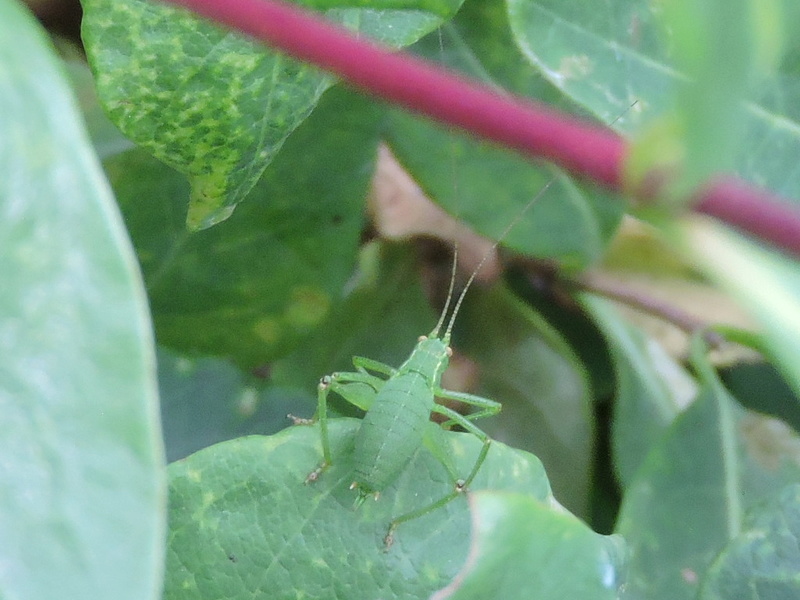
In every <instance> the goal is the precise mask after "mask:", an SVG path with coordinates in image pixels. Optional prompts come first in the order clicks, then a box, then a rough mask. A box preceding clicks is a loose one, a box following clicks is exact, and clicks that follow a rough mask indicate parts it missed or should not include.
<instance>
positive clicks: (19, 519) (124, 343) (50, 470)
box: [0, 0, 166, 600]
mask: <svg viewBox="0 0 800 600" xmlns="http://www.w3.org/2000/svg"><path fill="white" fill-rule="evenodd" d="M21 6H22V5H21V4H19V3H18V2H16V1H15V0H0V65H2V67H0V132H2V133H1V135H2V138H3V143H2V144H0V273H2V278H3V283H2V285H0V355H1V356H2V357H3V360H2V363H0V412H2V418H3V426H2V427H0V455H2V457H3V458H2V461H1V462H0V481H2V488H1V489H2V491H0V539H2V544H0V564H2V568H0V573H1V574H0V596H1V597H3V598H9V599H11V598H25V599H26V600H52V599H53V598H62V599H65V600H66V599H76V600H77V599H80V600H85V599H87V598H114V599H119V600H126V599H130V600H143V599H148V598H149V599H154V598H157V597H158V594H159V592H160V589H161V575H162V568H163V564H162V563H163V559H164V550H163V534H164V528H165V522H164V517H165V515H164V505H165V502H166V499H165V497H164V491H165V489H164V487H165V486H164V481H163V475H162V472H163V471H162V463H163V457H162V448H161V443H160V439H159V425H158V418H157V407H156V402H157V394H156V382H155V368H154V367H155V360H154V356H153V340H152V334H151V329H150V323H149V319H148V313H147V301H146V299H145V297H144V293H143V289H142V283H141V279H140V276H139V273H138V271H137V269H136V264H135V259H134V256H133V252H132V251H131V248H130V243H129V241H128V239H127V236H126V234H125V231H124V229H123V227H122V221H121V219H120V217H119V215H118V213H117V209H116V206H115V204H114V199H113V197H112V195H111V193H110V190H109V187H108V184H107V183H106V182H105V181H104V179H103V177H102V172H101V170H100V166H99V164H98V162H97V158H96V157H95V156H94V154H93V152H92V148H91V144H90V143H89V140H88V137H87V135H86V132H85V131H84V130H83V128H82V124H81V118H80V116H79V114H78V112H77V108H76V102H75V100H74V99H73V98H72V96H71V94H70V91H69V88H68V85H67V83H66V82H65V81H64V79H63V77H62V74H61V72H60V65H59V63H58V59H57V58H56V56H55V54H54V52H53V50H52V48H51V47H50V46H49V42H48V41H47V40H46V37H45V35H44V34H43V33H42V32H41V30H39V28H38V26H37V25H36V23H35V21H34V20H33V18H32V17H30V16H29V15H28V14H27V13H26V12H25V11H24V9H22V8H21Z"/></svg>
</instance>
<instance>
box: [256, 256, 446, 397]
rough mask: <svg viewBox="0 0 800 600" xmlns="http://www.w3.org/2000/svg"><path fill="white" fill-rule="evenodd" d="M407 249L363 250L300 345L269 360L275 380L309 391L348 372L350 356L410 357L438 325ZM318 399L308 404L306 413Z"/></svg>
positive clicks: (392, 361)
mask: <svg viewBox="0 0 800 600" xmlns="http://www.w3.org/2000/svg"><path fill="white" fill-rule="evenodd" d="M417 267H418V264H417V261H416V260H415V257H414V256H413V253H412V252H410V250H409V248H408V247H406V246H403V245H399V244H389V243H378V242H373V243H370V244H367V245H366V246H365V247H364V249H363V250H362V252H361V257H360V264H359V268H358V270H357V274H356V277H355V284H354V287H353V289H352V290H351V291H350V293H349V294H348V296H347V297H346V298H345V299H344V301H343V302H341V303H340V304H339V305H337V306H335V307H333V309H332V310H331V312H330V314H329V315H328V318H327V319H326V320H325V321H324V322H323V323H321V324H320V326H319V327H318V328H317V329H316V330H315V331H314V334H313V335H312V336H310V337H309V338H308V339H307V340H306V341H305V342H304V343H303V344H301V345H300V346H299V347H298V348H297V349H296V350H295V351H294V352H292V353H291V354H289V355H288V356H286V357H285V358H284V359H282V360H279V361H277V362H276V363H274V364H273V365H272V368H271V377H272V380H273V381H274V382H275V383H276V384H279V385H283V386H287V387H296V388H298V389H302V390H306V391H308V392H310V393H313V394H314V396H315V402H316V386H317V383H318V382H319V379H320V377H322V376H323V375H328V374H330V373H333V372H334V371H351V370H352V369H353V362H352V361H353V356H364V357H367V358H371V359H373V360H377V361H380V362H383V363H385V364H388V365H392V366H394V367H398V366H400V364H401V363H402V362H403V361H405V359H406V358H408V355H409V354H410V353H411V350H412V349H413V348H414V346H415V345H416V343H417V338H419V336H421V335H427V334H428V333H430V331H431V330H432V329H433V328H434V326H435V325H436V315H435V314H434V312H433V310H432V309H431V306H430V303H429V302H428V299H427V298H426V297H425V294H424V292H423V290H422V285H421V283H420V276H419V269H418V268H417ZM315 408H316V403H314V404H313V405H312V404H309V406H308V410H309V413H310V412H313V410H314V409H315Z"/></svg>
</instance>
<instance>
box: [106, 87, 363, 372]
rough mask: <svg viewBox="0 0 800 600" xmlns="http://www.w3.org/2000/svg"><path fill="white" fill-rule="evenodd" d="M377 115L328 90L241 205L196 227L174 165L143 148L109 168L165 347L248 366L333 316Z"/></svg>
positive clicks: (357, 223)
mask: <svg viewBox="0 0 800 600" xmlns="http://www.w3.org/2000/svg"><path fill="white" fill-rule="evenodd" d="M375 117H376V114H375V112H374V111H373V110H372V109H371V108H370V105H369V104H368V103H367V102H366V101H365V100H363V99H361V98H360V97H359V96H356V95H352V94H348V93H344V92H340V91H339V90H337V91H336V92H335V93H332V94H330V95H329V97H328V98H326V101H325V103H324V105H322V106H320V107H319V108H318V110H317V111H316V112H315V114H314V116H313V117H312V118H311V119H309V120H308V121H307V122H306V123H305V124H304V125H303V127H301V128H300V129H298V130H297V131H296V132H295V134H294V135H292V137H291V138H290V140H289V141H288V142H287V144H286V147H285V148H284V150H283V152H281V155H280V157H279V159H278V160H276V161H275V162H274V163H273V164H272V165H270V167H269V169H267V171H266V172H265V174H264V176H263V177H262V179H261V180H260V182H259V184H258V186H257V187H256V188H255V189H254V190H253V192H252V193H251V194H250V196H249V197H248V201H247V202H246V203H244V204H243V205H242V206H241V207H240V210H239V211H237V213H236V214H235V215H234V216H233V217H232V218H231V219H229V220H228V221H226V222H225V223H223V224H220V225H219V226H218V227H214V228H212V229H210V230H206V231H202V232H197V233H192V232H189V231H186V229H185V227H184V226H183V220H184V215H185V210H186V209H185V191H186V187H185V182H184V181H183V178H182V177H180V176H179V175H178V174H177V173H175V171H173V170H172V169H170V168H168V167H166V166H165V165H162V164H160V163H158V162H157V161H155V160H154V159H151V158H149V157H146V156H144V155H143V153H142V152H141V151H139V152H136V153H127V154H125V155H122V156H119V157H116V158H115V159H113V160H112V161H110V162H109V163H108V164H107V169H108V172H109V176H110V179H111V181H112V183H113V184H114V187H115V189H116V190H117V194H118V197H119V202H120V204H121V206H122V209H123V212H124V214H125V217H126V222H127V224H128V228H129V229H130V231H131V235H132V237H133V239H134V243H135V245H136V249H137V253H138V254H139V257H140V260H141V262H142V269H143V271H144V274H145V281H146V282H147V287H148V292H149V294H150V302H151V306H152V310H153V317H154V321H155V324H156V332H157V334H158V338H159V341H160V342H161V343H162V344H165V345H167V346H170V347H172V348H175V349H177V350H180V351H184V352H192V351H195V352H197V351H200V352H202V353H207V354H216V355H229V356H230V357H231V358H233V359H234V360H235V361H236V362H237V363H238V364H239V365H243V366H245V367H247V368H251V367H253V366H258V365H261V364H263V363H265V362H268V361H270V360H273V359H274V358H276V357H278V356H282V355H284V354H285V353H287V352H289V351H291V350H292V349H293V348H294V347H296V345H297V344H298V343H299V342H300V341H301V340H302V339H303V338H304V337H305V336H306V335H307V334H308V333H309V332H310V331H312V330H313V329H314V328H315V327H316V326H317V325H318V324H319V323H320V322H321V321H322V320H323V319H324V318H325V317H326V315H327V314H328V311H329V310H330V308H331V306H332V305H334V304H335V303H336V301H337V300H338V295H339V294H340V291H341V289H342V287H343V286H344V283H345V282H346V281H347V279H348V278H349V277H350V274H351V272H352V269H353V262H354V261H355V256H356V251H357V247H358V239H359V235H360V231H361V227H362V224H363V208H362V207H363V201H364V196H365V194H366V189H367V185H368V182H369V177H370V173H371V170H372V164H373V160H374V152H375V147H376V144H377V132H376V122H375ZM316 377H319V374H317V375H316Z"/></svg>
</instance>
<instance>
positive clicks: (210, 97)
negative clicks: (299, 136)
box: [83, 0, 460, 228]
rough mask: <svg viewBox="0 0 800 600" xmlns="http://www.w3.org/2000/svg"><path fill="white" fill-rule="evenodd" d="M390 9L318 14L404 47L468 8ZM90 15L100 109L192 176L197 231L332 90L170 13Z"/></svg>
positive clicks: (90, 9)
mask: <svg viewBox="0 0 800 600" xmlns="http://www.w3.org/2000/svg"><path fill="white" fill-rule="evenodd" d="M383 4H384V3H382V2H381V1H380V0H375V1H374V2H370V3H369V4H368V5H367V4H366V3H364V2H356V3H350V2H338V1H335V0H331V1H330V2H316V3H313V5H314V6H316V7H318V8H320V9H324V10H325V11H326V15H327V16H328V17H329V18H330V19H332V20H333V21H336V22H339V23H340V24H343V25H345V26H347V27H348V28H350V29H353V30H355V31H358V32H359V33H361V34H365V35H367V36H371V37H375V38H377V39H379V40H380V41H382V42H384V43H388V44H390V45H394V46H403V45H406V44H409V43H411V42H413V41H415V40H416V39H418V38H419V37H420V36H421V35H423V34H424V33H427V32H428V31H431V30H432V29H433V28H435V27H436V26H438V25H439V24H440V23H441V19H442V17H443V16H444V17H448V16H450V15H452V13H453V12H455V10H456V9H457V8H458V6H459V5H460V0H446V1H445V0H420V1H419V2H410V1H409V2H400V3H398V2H393V1H391V0H390V1H389V2H386V3H385V5H386V8H387V10H386V11H382V10H381V8H383V6H382V5H383ZM398 5H399V9H402V10H397V11H396V10H393V9H398ZM359 6H360V7H364V9H363V10H362V9H360V8H357V7H359ZM83 7H84V22H83V35H84V40H85V44H86V48H87V53H88V56H89V58H90V63H91V64H92V67H93V70H94V72H95V75H96V79H97V86H98V90H99V95H100V99H101V102H102V103H103V105H104V106H105V108H106V110H107V111H108V113H109V115H110V116H111V119H112V121H114V123H115V124H117V125H118V126H119V128H120V129H121V130H122V131H123V132H124V133H125V134H126V135H127V136H128V137H129V138H131V139H132V140H133V141H135V142H136V143H137V144H139V145H141V146H143V147H145V148H147V149H148V150H149V151H150V152H152V153H153V154H154V156H156V157H157V158H159V159H160V160H162V161H164V162H165V163H167V164H169V165H171V166H172V167H174V168H176V169H177V170H178V171H180V172H182V173H184V174H186V175H187V176H188V177H189V179H190V182H191V203H190V208H189V212H188V214H187V224H188V225H189V227H190V228H203V227H207V226H209V225H213V224H215V223H217V222H219V221H221V220H224V219H226V218H227V217H228V216H229V215H230V214H231V212H232V210H233V208H234V206H235V205H236V204H237V203H238V202H239V201H241V200H243V199H244V198H245V196H246V195H247V194H248V193H249V192H250V190H251V189H252V188H253V186H254V185H255V184H256V182H257V181H258V179H259V178H260V176H261V174H262V173H263V171H264V169H265V168H266V166H267V165H268V164H269V163H270V161H271V160H272V159H273V157H274V156H275V155H276V153H277V152H278V150H279V149H280V147H281V146H282V144H283V143H284V141H285V140H286V138H287V137H288V136H289V134H290V133H291V132H292V131H293V130H294V129H295V128H296V127H297V126H298V125H299V124H300V123H301V122H303V120H304V119H305V118H306V117H307V116H308V115H309V113H310V112H311V110H312V109H313V108H314V106H315V105H316V103H317V102H318V101H319V99H320V97H321V95H322V93H323V92H324V91H325V90H326V89H327V88H328V87H330V85H331V84H332V83H333V81H334V80H333V78H332V77H331V76H330V75H326V74H323V73H321V72H319V71H317V70H316V69H314V68H312V67H310V66H307V65H304V64H301V63H299V62H297V61H295V60H293V59H289V58H287V57H286V56H283V55H280V54H277V53H275V52H272V51H270V50H267V49H265V48H264V47H263V46H261V45H259V44H256V43H255V42H253V41H251V40H249V39H246V38H244V37H241V36H239V35H237V34H234V33H231V32H229V31H227V30H224V29H222V28H219V27H217V26H215V25H212V24H210V23H208V22H207V21H205V20H202V19H200V18H197V17H194V16H193V15H191V14H189V13H188V12H186V11H184V10H181V9H176V8H174V7H171V6H167V5H166V4H159V3H152V2H148V1H144V0H122V1H118V0H84V1H83Z"/></svg>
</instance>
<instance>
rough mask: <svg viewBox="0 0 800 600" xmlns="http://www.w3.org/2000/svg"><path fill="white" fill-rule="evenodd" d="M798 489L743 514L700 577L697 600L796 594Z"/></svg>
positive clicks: (799, 586) (799, 587) (774, 599)
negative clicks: (733, 533) (730, 538)
mask: <svg viewBox="0 0 800 600" xmlns="http://www.w3.org/2000/svg"><path fill="white" fill-rule="evenodd" d="M799 540H800V485H798V484H794V485H790V486H787V487H786V489H784V490H782V491H781V493H780V494H779V495H778V496H777V497H776V498H774V499H773V498H771V499H770V500H768V501H766V502H764V503H763V504H760V505H758V506H756V507H754V508H753V510H751V511H750V512H749V513H748V514H747V515H745V524H744V528H743V530H742V533H741V534H739V536H737V537H736V538H735V539H734V540H733V541H732V542H731V543H730V544H728V546H727V547H726V548H725V549H724V550H723V551H722V553H721V554H720V556H719V557H718V558H717V560H716V561H714V564H713V565H711V568H710V569H709V570H708V573H707V574H706V576H705V577H704V578H703V588H702V593H701V594H700V596H699V598H700V599H701V600H723V599H727V598H737V599H741V600H781V599H784V598H797V597H798V596H800V573H798V569H797V565H798V564H800V550H799V548H800V544H798V541H799Z"/></svg>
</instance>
